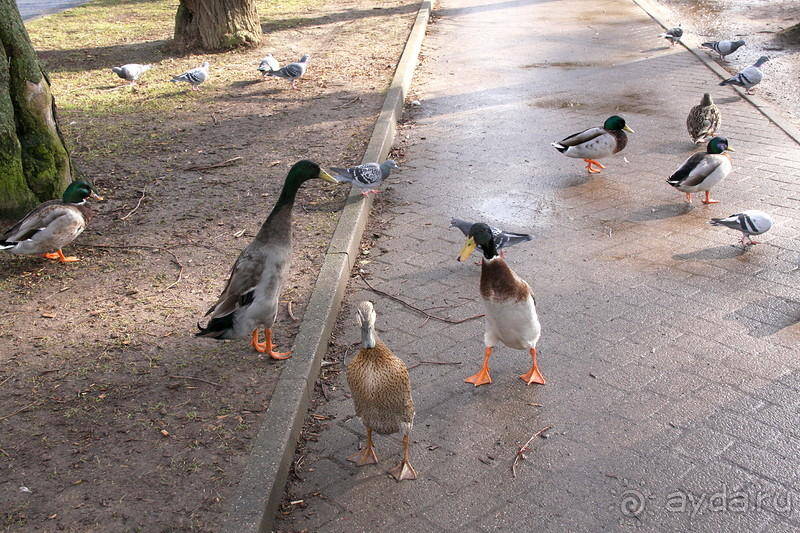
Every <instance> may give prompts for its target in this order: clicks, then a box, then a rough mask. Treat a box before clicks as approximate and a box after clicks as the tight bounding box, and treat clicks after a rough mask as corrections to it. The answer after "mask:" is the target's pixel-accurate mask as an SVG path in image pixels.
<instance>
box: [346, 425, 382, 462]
mask: <svg viewBox="0 0 800 533" xmlns="http://www.w3.org/2000/svg"><path fill="white" fill-rule="evenodd" d="M347 460H348V461H352V462H354V463H355V464H357V465H358V466H364V465H373V464H378V456H376V455H375V447H374V446H373V445H372V430H371V429H370V428H367V446H366V447H365V448H364V449H363V450H361V451H359V452H356V453H354V454H353V455H351V456H350V457H348V458H347Z"/></svg>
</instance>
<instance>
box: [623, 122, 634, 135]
mask: <svg viewBox="0 0 800 533" xmlns="http://www.w3.org/2000/svg"><path fill="white" fill-rule="evenodd" d="M622 131H627V132H628V133H633V130H632V129H631V128H630V127H629V126H628V125H627V124H625V125H624V126H623V127H622Z"/></svg>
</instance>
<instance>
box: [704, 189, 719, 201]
mask: <svg viewBox="0 0 800 533" xmlns="http://www.w3.org/2000/svg"><path fill="white" fill-rule="evenodd" d="M703 203H704V204H718V203H719V200H712V199H711V191H706V197H705V198H704V199H703Z"/></svg>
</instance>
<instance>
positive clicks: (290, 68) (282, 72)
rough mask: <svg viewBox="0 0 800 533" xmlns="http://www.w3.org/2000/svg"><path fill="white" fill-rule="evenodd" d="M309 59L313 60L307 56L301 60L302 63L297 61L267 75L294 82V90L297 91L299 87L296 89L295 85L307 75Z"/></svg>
mask: <svg viewBox="0 0 800 533" xmlns="http://www.w3.org/2000/svg"><path fill="white" fill-rule="evenodd" d="M309 59H311V56H310V55H308V54H305V55H303V57H301V58H300V61H297V62H296V63H289V64H288V65H286V66H285V67H283V68H280V69H278V70H271V71H270V72H268V73H267V76H277V77H279V78H284V79H287V80H289V81H291V82H292V89H296V88H297V87H295V83H296V82H297V80H299V79H300V78H302V77H303V75H304V74H305V73H306V69H307V68H308V60H309Z"/></svg>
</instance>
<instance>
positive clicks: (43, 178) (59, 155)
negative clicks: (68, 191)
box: [0, 0, 72, 217]
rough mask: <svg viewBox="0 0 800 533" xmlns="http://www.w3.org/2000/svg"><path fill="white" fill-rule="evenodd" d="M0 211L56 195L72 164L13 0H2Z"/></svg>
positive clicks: (16, 210)
mask: <svg viewBox="0 0 800 533" xmlns="http://www.w3.org/2000/svg"><path fill="white" fill-rule="evenodd" d="M0 44H2V47H0V215H3V216H6V217H15V216H18V215H19V214H21V213H24V212H26V211H28V210H29V209H31V208H32V207H34V206H35V205H37V204H39V203H40V202H42V201H44V200H50V199H52V198H59V197H60V196H61V193H62V192H63V191H64V189H65V188H66V187H67V185H69V183H70V182H71V181H72V164H71V161H70V158H69V153H68V152H67V149H66V147H65V146H64V141H63V137H62V136H61V130H60V129H59V127H58V121H57V117H56V105H55V101H54V100H53V95H52V93H51V92H50V80H49V79H48V78H47V75H46V74H45V72H44V70H43V69H42V66H41V64H40V63H39V58H38V57H37V55H36V51H35V50H34V49H33V45H32V44H31V40H30V37H28V32H27V31H26V30H25V25H24V24H23V23H22V18H21V17H20V15H19V10H18V9H17V4H16V2H15V0H0Z"/></svg>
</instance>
